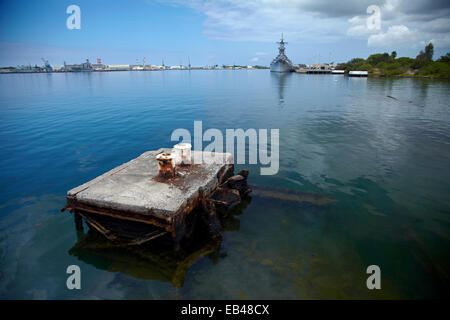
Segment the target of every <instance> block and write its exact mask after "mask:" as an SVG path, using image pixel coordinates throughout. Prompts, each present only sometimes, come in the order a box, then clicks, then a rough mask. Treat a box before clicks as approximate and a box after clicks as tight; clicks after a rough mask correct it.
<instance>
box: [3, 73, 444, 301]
mask: <svg viewBox="0 0 450 320" xmlns="http://www.w3.org/2000/svg"><path fill="white" fill-rule="evenodd" d="M449 89H450V83H449V82H443V81H431V80H420V79H372V78H369V79H363V78H361V79H356V78H347V77H343V76H330V75H321V76H312V75H298V74H290V75H286V76H284V77H280V76H279V75H274V74H271V73H270V72H268V71H267V70H260V71H256V70H255V71H245V70H242V71H191V72H188V71H169V72H114V73H78V74H75V73H74V74H19V75H0V148H1V157H0V182H1V184H0V190H1V192H0V297H1V298H26V299H55V298H57V299H74V298H81V299H127V298H139V299H141V298H142V299H183V298H193V299H196V298H206V299H209V298H213V299H214V298H225V299H228V298H234V299H245V298H248V299H252V298H258V299H264V298H276V299H308V298H313V299H322V298H330V299H340V298H376V299H380V298H381V299H382V298H436V297H442V296H443V295H445V294H448V293H449V292H448V291H449V286H450V285H449V284H450V279H449V278H450V275H449V270H450V268H449V267H450V259H449V249H450V238H449V236H450V197H449V191H450V171H449V163H450V110H449V98H450V90H449ZM387 96H392V97H394V98H395V99H393V98H389V97H387ZM194 120H203V128H204V130H205V129H207V128H219V129H221V130H224V129H225V128H244V129H246V128H280V154H281V162H280V171H279V173H278V174H277V175H275V176H260V175H259V170H258V167H257V166H244V167H247V168H249V169H250V173H251V175H250V178H249V179H250V182H251V183H252V184H256V185H261V186H270V187H271V188H288V189H291V190H297V191H307V192H313V193H316V194H318V195H321V196H324V197H328V198H332V199H334V200H335V202H334V203H333V204H331V205H325V206H324V205H315V204H310V205H300V204H298V203H295V202H286V201H282V200H279V201H276V200H273V199H266V198H260V197H257V196H254V197H252V199H251V201H249V202H246V203H245V204H244V206H243V207H242V208H241V210H240V211H239V212H236V213H235V214H234V215H232V216H230V217H228V218H227V219H226V220H225V221H224V226H225V229H226V231H225V232H224V234H223V239H222V241H221V242H214V243H212V242H210V243H201V244H199V245H197V246H196V247H193V248H189V249H186V250H187V253H186V255H185V256H184V257H183V258H181V259H180V258H177V257H174V256H173V255H171V254H169V253H167V252H160V251H158V250H156V249H155V248H152V247H151V246H147V247H145V246H143V247H139V248H135V249H127V250H125V249H117V248H111V247H110V246H108V243H105V241H103V240H102V239H101V238H98V237H97V236H96V235H95V234H92V233H88V234H80V233H79V234H77V233H76V231H75V228H74V224H73V218H72V216H71V215H69V214H68V213H67V212H64V213H61V212H60V209H61V208H62V207H63V206H64V204H65V193H66V191H67V190H69V189H71V188H73V187H75V186H77V185H79V184H81V183H84V182H86V181H88V180H90V179H92V178H94V177H96V176H98V175H100V174H102V173H104V172H105V171H107V170H109V169H112V168H113V167H115V166H117V165H120V164H121V163H123V162H125V161H128V160H130V159H132V158H134V157H136V156H138V155H139V154H141V153H143V152H144V151H146V150H151V149H157V148H159V147H162V146H171V145H172V143H171V142H170V134H171V132H172V130H174V129H176V128H186V129H188V130H193V121H194ZM191 132H192V131H191ZM238 169H240V168H238ZM70 264H77V265H79V266H80V267H81V270H82V290H78V291H76V290H73V291H69V290H68V289H66V278H67V275H66V273H65V271H66V268H67V266H68V265H70ZM372 264H376V265H379V266H380V268H381V273H382V283H381V285H382V289H381V290H378V291H376V292H374V291H369V290H368V289H367V288H366V278H367V274H366V273H365V272H366V268H367V266H369V265H372Z"/></svg>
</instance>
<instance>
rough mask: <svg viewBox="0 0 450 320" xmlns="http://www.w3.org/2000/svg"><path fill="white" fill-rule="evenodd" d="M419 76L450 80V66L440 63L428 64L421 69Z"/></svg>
mask: <svg viewBox="0 0 450 320" xmlns="http://www.w3.org/2000/svg"><path fill="white" fill-rule="evenodd" d="M417 74H420V75H423V76H434V77H441V78H450V64H448V63H445V62H440V61H434V62H433V61H432V62H428V63H427V64H425V65H424V66H423V67H422V68H420V70H419V72H418V73H417Z"/></svg>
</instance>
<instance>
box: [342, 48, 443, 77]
mask: <svg viewBox="0 0 450 320" xmlns="http://www.w3.org/2000/svg"><path fill="white" fill-rule="evenodd" d="M433 53H434V47H433V44H432V43H431V42H430V43H429V44H428V45H427V46H426V47H425V49H424V50H422V51H420V53H419V54H418V55H417V57H416V58H415V59H413V58H408V57H401V58H397V52H396V51H392V53H391V54H388V53H387V52H385V53H376V54H372V55H370V56H369V57H368V58H367V59H362V58H354V59H352V60H350V61H348V62H347V63H341V64H338V65H337V66H336V69H339V70H345V71H346V72H348V71H367V72H369V74H372V75H378V76H408V77H433V78H449V79H450V53H447V54H446V55H445V56H441V57H440V58H439V59H437V60H435V61H433Z"/></svg>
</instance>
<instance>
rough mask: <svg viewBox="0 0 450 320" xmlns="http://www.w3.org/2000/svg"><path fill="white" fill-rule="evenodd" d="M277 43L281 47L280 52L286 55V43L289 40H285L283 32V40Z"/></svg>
mask: <svg viewBox="0 0 450 320" xmlns="http://www.w3.org/2000/svg"><path fill="white" fill-rule="evenodd" d="M277 43H278V44H279V45H280V47H279V48H278V50H279V51H280V54H282V55H284V49H285V47H284V45H286V44H287V42H284V38H283V34H281V41H280V42H277Z"/></svg>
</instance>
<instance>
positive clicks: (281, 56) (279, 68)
mask: <svg viewBox="0 0 450 320" xmlns="http://www.w3.org/2000/svg"><path fill="white" fill-rule="evenodd" d="M277 43H278V44H279V45H280V46H279V47H278V50H279V53H278V55H277V56H276V57H275V59H273V61H272V63H271V64H270V71H272V72H292V71H294V65H293V64H292V62H291V60H289V58H288V57H287V56H286V54H285V53H284V51H285V45H286V44H287V42H284V39H283V34H282V35H281V41H280V42H277Z"/></svg>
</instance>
